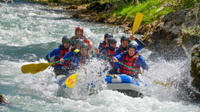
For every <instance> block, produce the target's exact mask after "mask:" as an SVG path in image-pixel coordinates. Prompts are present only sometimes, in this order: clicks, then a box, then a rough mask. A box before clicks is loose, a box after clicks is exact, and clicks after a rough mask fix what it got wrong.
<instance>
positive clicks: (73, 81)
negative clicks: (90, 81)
mask: <svg viewBox="0 0 200 112" xmlns="http://www.w3.org/2000/svg"><path fill="white" fill-rule="evenodd" d="M77 76H78V73H76V74H72V75H70V76H69V77H68V78H67V79H66V80H65V85H66V86H67V87H68V88H72V87H73V86H74V85H75V84H76V81H77Z"/></svg>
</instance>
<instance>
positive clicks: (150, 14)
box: [33, 0, 200, 24]
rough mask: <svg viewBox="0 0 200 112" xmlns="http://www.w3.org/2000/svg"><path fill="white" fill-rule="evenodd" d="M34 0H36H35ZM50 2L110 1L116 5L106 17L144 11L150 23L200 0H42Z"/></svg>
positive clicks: (127, 16) (104, 2)
mask: <svg viewBox="0 0 200 112" xmlns="http://www.w3.org/2000/svg"><path fill="white" fill-rule="evenodd" d="M33 1H34V0H33ZM41 1H48V2H49V3H72V4H77V5H80V4H92V3H95V2H99V3H100V4H106V3H110V4H113V5H115V7H114V8H110V11H109V13H105V15H104V16H105V17H109V16H112V15H115V16H117V17H118V16H122V17H124V18H125V19H133V18H134V17H135V15H136V13H137V12H141V13H143V14H144V15H145V16H144V19H143V23H144V24H148V23H151V22H153V21H155V20H157V19H159V18H160V17H161V16H163V15H166V14H167V13H169V12H172V11H176V10H179V9H185V8H192V7H194V6H195V5H196V4H197V3H200V0H41Z"/></svg>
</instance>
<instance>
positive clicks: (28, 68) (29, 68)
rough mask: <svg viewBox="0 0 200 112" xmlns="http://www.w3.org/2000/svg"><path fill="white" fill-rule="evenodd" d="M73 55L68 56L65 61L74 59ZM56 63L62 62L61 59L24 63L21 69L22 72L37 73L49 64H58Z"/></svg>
mask: <svg viewBox="0 0 200 112" xmlns="http://www.w3.org/2000/svg"><path fill="white" fill-rule="evenodd" d="M72 58H73V57H70V58H66V59H65V61H67V60H70V59H72ZM56 63H60V61H55V62H53V63H37V64H35V63H33V64H27V65H23V66H22V67H21V71H22V73H24V74H26V73H32V74H36V73H38V72H41V71H44V70H45V69H47V68H48V67H49V66H51V65H53V64H56Z"/></svg>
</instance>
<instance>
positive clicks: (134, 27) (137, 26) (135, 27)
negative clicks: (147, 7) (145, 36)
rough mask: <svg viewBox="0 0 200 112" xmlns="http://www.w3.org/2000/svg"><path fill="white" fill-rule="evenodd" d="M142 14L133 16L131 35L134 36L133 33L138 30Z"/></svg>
mask: <svg viewBox="0 0 200 112" xmlns="http://www.w3.org/2000/svg"><path fill="white" fill-rule="evenodd" d="M142 18H143V14H142V13H137V14H136V16H135V20H134V23H133V30H132V35H134V34H135V32H136V31H137V30H138V28H139V26H140V24H141V22H142Z"/></svg>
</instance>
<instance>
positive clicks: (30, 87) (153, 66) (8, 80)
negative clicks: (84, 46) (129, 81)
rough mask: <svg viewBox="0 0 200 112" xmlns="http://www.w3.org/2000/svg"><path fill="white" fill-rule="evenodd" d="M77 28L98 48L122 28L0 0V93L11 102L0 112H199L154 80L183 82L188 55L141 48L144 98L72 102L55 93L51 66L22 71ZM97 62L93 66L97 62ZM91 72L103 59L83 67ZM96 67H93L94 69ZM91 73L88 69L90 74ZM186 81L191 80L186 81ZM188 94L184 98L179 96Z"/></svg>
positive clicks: (115, 95)
mask: <svg viewBox="0 0 200 112" xmlns="http://www.w3.org/2000/svg"><path fill="white" fill-rule="evenodd" d="M77 26H81V27H83V28H84V34H85V35H86V36H87V37H88V38H89V39H90V40H91V41H92V43H93V46H97V44H98V43H99V42H101V41H102V40H103V36H104V34H105V33H112V34H113V35H114V37H116V38H117V40H118V45H119V39H120V36H121V35H124V34H123V31H122V29H121V28H119V27H114V26H107V25H104V24H97V23H88V22H86V21H80V20H77V19H71V17H70V14H69V13H68V12H67V11H65V10H63V9H61V8H52V7H49V6H42V5H37V4H32V3H24V2H16V3H12V4H5V3H0V93H1V94H3V95H4V96H5V97H6V98H7V100H8V101H9V102H10V103H11V104H9V105H4V106H0V111H1V112H36V111H40V112H47V111H48V112H102V111H104V112H113V111H116V112H135V111H137V112H199V111H200V107H199V105H198V104H194V103H191V102H188V101H185V100H182V99H180V97H179V95H180V93H181V92H182V91H181V90H180V89H179V88H178V87H177V85H176V83H175V84H174V85H173V86H172V87H163V86H162V85H159V84H155V83H153V81H154V80H159V81H162V82H168V81H174V80H175V81H177V82H179V81H182V79H185V78H186V79H188V76H187V75H185V74H184V73H185V71H187V69H188V68H187V67H185V65H188V61H189V60H188V59H185V60H172V61H165V60H164V59H162V58H161V57H159V56H157V55H154V53H152V52H151V51H149V50H147V49H143V50H142V51H141V54H142V55H143V56H144V59H145V60H146V61H147V64H148V65H149V68H150V69H149V71H147V72H144V76H142V77H143V80H144V81H145V82H146V83H147V84H148V87H147V88H146V89H145V90H143V93H144V95H145V97H144V98H132V97H129V96H126V95H124V94H122V93H119V92H116V91H112V90H106V89H104V90H102V91H101V92H100V93H99V94H96V95H92V96H87V97H86V98H84V99H81V100H77V99H76V100H74V99H70V98H64V97H62V96H57V89H58V85H57V84H56V83H55V78H54V74H53V72H52V68H48V69H47V70H45V71H43V72H40V73H38V74H34V75H33V74H22V73H21V70H20V69H21V66H22V65H24V64H29V63H40V62H47V61H46V60H45V56H46V54H47V53H48V52H50V51H51V50H52V49H54V48H56V47H57V46H58V45H59V43H60V42H61V38H62V36H64V35H67V36H68V37H71V36H73V35H74V29H75V28H76V27H77ZM95 63H96V64H95ZM87 66H88V67H89V68H91V69H92V70H91V71H90V70H87V73H85V74H84V73H82V72H80V73H81V74H82V76H84V75H87V80H91V79H92V77H91V78H90V75H91V76H93V78H94V77H95V76H97V73H98V72H99V71H101V69H102V65H101V62H98V61H95V62H94V61H93V62H91V63H89V64H88V65H87ZM94 69H96V70H94ZM90 72H91V73H90ZM187 84H189V83H187ZM182 97H187V96H182Z"/></svg>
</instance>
